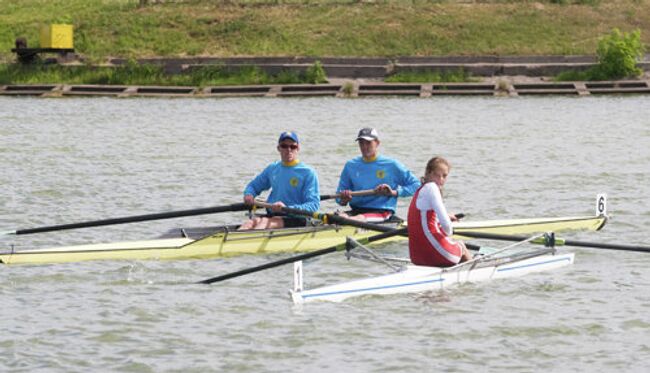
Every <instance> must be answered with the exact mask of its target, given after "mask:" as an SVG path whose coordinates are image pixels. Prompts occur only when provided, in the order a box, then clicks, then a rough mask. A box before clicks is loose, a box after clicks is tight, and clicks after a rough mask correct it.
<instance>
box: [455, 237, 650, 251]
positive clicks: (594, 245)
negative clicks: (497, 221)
mask: <svg viewBox="0 0 650 373" xmlns="http://www.w3.org/2000/svg"><path fill="white" fill-rule="evenodd" d="M459 235H461V236H464V237H472V238H483V239H489V240H503V241H523V240H525V239H527V238H528V237H524V236H513V235H507V234H494V233H481V232H462V233H459ZM555 245H557V246H562V245H565V246H578V247H590V248H595V249H608V250H623V251H639V252H646V253H649V252H650V246H641V245H624V244H609V243H601V242H586V241H574V240H565V239H563V238H558V237H555Z"/></svg>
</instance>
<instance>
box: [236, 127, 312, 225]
mask: <svg viewBox="0 0 650 373" xmlns="http://www.w3.org/2000/svg"><path fill="white" fill-rule="evenodd" d="M277 149H278V152H280V161H277V162H273V163H271V164H270V165H268V166H267V167H266V168H265V169H264V171H262V173H261V174H259V175H257V176H256V177H255V178H254V179H253V180H252V181H251V182H250V183H248V185H247V186H246V189H244V202H245V203H247V204H250V205H252V204H253V203H254V201H255V197H257V196H258V195H259V194H260V193H262V192H263V191H265V190H268V189H271V194H269V197H268V198H267V203H270V204H271V205H272V207H271V209H270V211H268V214H267V215H264V216H258V217H255V218H253V219H250V220H248V221H246V222H244V224H242V225H241V226H240V227H239V229H241V230H243V229H267V228H283V227H299V226H305V225H306V224H307V219H306V218H304V217H301V216H292V215H285V214H283V213H282V207H285V206H286V207H290V208H294V209H300V210H306V211H312V212H316V211H318V209H319V208H320V190H319V188H318V175H317V174H316V171H314V169H313V168H311V167H310V166H308V165H306V164H304V163H302V162H300V160H299V159H298V153H299V152H300V140H299V139H298V135H297V134H296V133H295V132H293V131H287V132H282V133H281V134H280V138H279V139H278V146H277Z"/></svg>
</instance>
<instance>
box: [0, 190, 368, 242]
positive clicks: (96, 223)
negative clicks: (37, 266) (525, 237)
mask: <svg viewBox="0 0 650 373" xmlns="http://www.w3.org/2000/svg"><path fill="white" fill-rule="evenodd" d="M372 194H375V191H374V190H360V191H356V192H352V195H353V196H368V195H372ZM339 196H340V194H324V195H321V196H320V198H321V200H326V199H332V198H338V197H339ZM244 210H250V206H248V205H246V204H244V203H234V204H231V205H226V206H215V207H205V208H198V209H191V210H180V211H170V212H162V213H156V214H146V215H135V216H125V217H120V218H110V219H101V220H91V221H85V222H79V223H70V224H59V225H49V226H44V227H37V228H27V229H16V230H12V231H4V232H0V236H4V235H12V234H13V235H21V234H33V233H44V232H54V231H62V230H66V229H77V228H89V227H100V226H104V225H116V224H126V223H136V222H141V221H150V220H160V219H171V218H180V217H184V216H195V215H204V214H216V213H219V212H233V211H244Z"/></svg>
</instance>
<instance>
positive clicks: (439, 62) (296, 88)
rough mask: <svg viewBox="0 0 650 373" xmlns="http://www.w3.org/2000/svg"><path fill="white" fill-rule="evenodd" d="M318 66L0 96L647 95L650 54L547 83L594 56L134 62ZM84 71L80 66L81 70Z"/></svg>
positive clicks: (32, 89) (1, 92) (21, 88)
mask: <svg viewBox="0 0 650 373" xmlns="http://www.w3.org/2000/svg"><path fill="white" fill-rule="evenodd" d="M316 61H319V62H320V63H321V64H322V66H323V69H324V71H325V73H326V76H327V80H328V82H327V83H324V84H262V85H210V86H203V87H198V86H161V85H150V86H146V85H96V84H57V83H41V84H8V85H0V96H40V97H73V96H76V97H83V96H112V97H196V98H201V97H309V96H323V97H326V96H331V97H342V98H345V97H352V98H353V97H366V96H417V97H432V96H448V95H484V96H510V97H516V96H521V95H547V94H555V95H577V96H589V95H597V94H630V93H631V94H648V93H650V54H646V55H645V56H644V59H643V60H642V61H640V62H639V63H638V64H637V66H638V67H640V68H641V69H642V70H643V71H644V73H643V75H642V76H640V77H639V78H637V79H630V80H612V81H561V82H560V81H554V80H553V76H555V75H557V74H559V73H561V72H563V71H568V70H575V71H581V70H586V69H589V68H591V67H593V66H595V65H596V64H597V58H596V56H589V55H584V56H472V57H463V56H447V57H396V58H381V57H380V58H359V57H354V58H342V57H323V58H316V57H238V58H219V57H196V58H148V59H139V60H137V62H138V63H139V64H152V65H156V66H161V67H162V68H163V70H164V72H165V73H166V74H170V75H174V74H181V73H183V72H188V71H191V70H192V69H195V68H199V67H202V66H210V65H219V66H223V67H224V68H225V69H233V70H235V69H241V68H245V67H257V68H259V69H260V70H262V71H264V72H265V73H268V74H278V73H280V72H283V71H289V72H293V73H304V72H305V71H306V70H307V69H308V68H309V67H310V66H312V65H313V64H314V63H315V62H316ZM56 63H57V64H60V65H63V66H80V65H79V62H78V61H76V62H72V63H71V62H70V61H69V60H68V61H67V62H64V61H56ZM127 63H128V60H126V59H123V58H114V59H111V60H109V63H108V65H103V66H102V67H108V68H110V67H119V66H122V65H125V64H127ZM84 66H85V65H84ZM459 70H462V71H465V72H468V73H469V74H470V76H472V78H475V79H476V81H474V82H463V83H445V82H436V83H430V82H419V83H387V82H385V81H384V79H385V78H387V77H389V76H390V75H392V74H396V73H400V72H407V71H408V72H425V71H433V72H438V73H443V72H451V71H459Z"/></svg>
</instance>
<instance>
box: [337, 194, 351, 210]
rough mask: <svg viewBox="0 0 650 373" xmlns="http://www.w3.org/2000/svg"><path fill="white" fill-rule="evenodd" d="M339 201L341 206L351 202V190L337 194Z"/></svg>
mask: <svg viewBox="0 0 650 373" xmlns="http://www.w3.org/2000/svg"><path fill="white" fill-rule="evenodd" d="M339 199H340V200H341V203H340V204H341V205H342V206H345V205H347V204H348V202H350V201H351V200H352V191H351V190H342V191H340V192H339Z"/></svg>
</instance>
